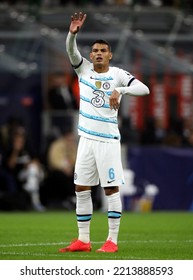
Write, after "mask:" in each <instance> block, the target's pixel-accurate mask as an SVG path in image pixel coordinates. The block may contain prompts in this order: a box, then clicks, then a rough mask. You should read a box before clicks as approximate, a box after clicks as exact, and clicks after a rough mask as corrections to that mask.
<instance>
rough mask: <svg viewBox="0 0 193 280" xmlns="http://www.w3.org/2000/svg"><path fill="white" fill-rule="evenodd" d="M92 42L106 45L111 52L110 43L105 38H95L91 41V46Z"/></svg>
mask: <svg viewBox="0 0 193 280" xmlns="http://www.w3.org/2000/svg"><path fill="white" fill-rule="evenodd" d="M94 44H101V45H107V46H108V49H109V51H110V52H111V45H110V44H109V42H107V41H106V40H102V39H98V40H95V41H94V42H93V43H92V45H91V47H93V46H94Z"/></svg>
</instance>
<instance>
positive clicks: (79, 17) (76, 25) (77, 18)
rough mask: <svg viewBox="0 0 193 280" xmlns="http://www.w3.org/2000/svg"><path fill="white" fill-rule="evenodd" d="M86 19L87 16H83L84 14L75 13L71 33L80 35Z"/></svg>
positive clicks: (72, 17) (72, 18)
mask: <svg viewBox="0 0 193 280" xmlns="http://www.w3.org/2000/svg"><path fill="white" fill-rule="evenodd" d="M85 19H86V14H83V13H82V12H80V13H74V15H73V16H71V24H70V32H71V33H72V34H76V33H78V31H79V30H80V28H81V27H82V25H83V23H84V21H85Z"/></svg>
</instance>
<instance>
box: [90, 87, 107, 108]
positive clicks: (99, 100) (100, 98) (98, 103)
mask: <svg viewBox="0 0 193 280" xmlns="http://www.w3.org/2000/svg"><path fill="white" fill-rule="evenodd" d="M93 94H95V95H96V96H95V97H94V98H92V99H91V104H92V105H93V106H95V107H97V108H100V107H102V106H103V105H104V104H105V100H104V92H103V91H101V90H95V91H93Z"/></svg>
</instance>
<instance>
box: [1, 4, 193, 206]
mask: <svg viewBox="0 0 193 280" xmlns="http://www.w3.org/2000/svg"><path fill="white" fill-rule="evenodd" d="M80 10H81V11H82V12H84V13H87V22H86V24H85V25H84V27H83V30H82V31H81V33H80V34H79V37H78V43H79V46H80V49H81V52H82V54H83V55H85V56H86V57H88V54H89V50H90V44H91V43H92V41H94V40H95V39H96V38H98V37H100V38H103V39H106V40H108V41H109V42H110V43H111V45H112V50H113V53H114V56H113V64H114V65H117V66H120V67H122V68H124V69H127V70H128V71H129V72H131V73H132V74H134V75H135V76H136V77H138V78H139V79H140V80H142V81H144V82H145V83H146V84H147V85H148V86H149V88H150V92H151V94H150V95H149V96H148V97H145V98H143V97H139V98H132V97H124V98H125V99H124V100H125V102H122V105H121V108H120V114H119V120H120V130H121V133H122V147H123V164H124V168H125V170H130V171H131V172H130V173H129V176H128V182H130V186H131V185H132V186H134V190H133V189H131V188H130V189H129V190H127V189H126V190H124V191H125V193H124V194H123V200H124V207H125V210H142V211H147V210H151V209H153V210H191V211H192V210H193V175H192V174H193V164H192V163H193V149H192V148H193V99H192V97H193V64H192V63H193V52H192V46H193V3H192V1H191V0H187V1H185V0H173V1H172V0H171V1H164V0H149V1H148V0H142V1H140V0H139V1H137V0H125V1H124V0H122V1H121V0H119V1H118V0H117V1H116V0H106V1H105V0H98V1H97V0H95V1H86V0H82V1H81V0H80V1H62V0H61V1H59V0H42V1H41V0H34V1H33V0H31V1H30V0H29V1H27V0H26V1H11V0H10V1H0V126H1V130H2V128H4V127H5V126H6V125H7V124H8V123H9V122H10V120H13V119H17V120H20V121H22V123H23V124H24V126H25V128H26V130H27V133H28V135H29V136H30V140H31V143H32V144H33V149H34V150H35V152H36V154H37V155H38V158H39V159H40V161H41V162H42V164H43V165H44V167H45V168H46V151H47V149H48V145H49V144H50V141H52V140H53V139H55V138H57V137H59V136H60V135H61V133H62V132H63V131H64V130H66V127H65V126H67V127H68V126H69V124H70V126H71V128H72V129H73V131H74V134H75V135H76V121H77V108H75V107H74V108H73V109H69V108H68V109H66V108H61V107H60V106H59V105H60V104H59V105H58V103H57V104H56V106H55V107H54V108H53V107H52V105H53V104H50V103H49V90H50V88H51V87H52V86H53V83H54V81H55V80H54V79H57V77H60V78H61V77H62V78H61V80H60V83H61V84H62V85H63V84H64V81H65V83H67V86H68V87H69V88H70V90H71V93H72V95H73V97H74V98H75V99H76V100H78V99H77V97H78V88H77V80H76V77H75V76H74V72H73V70H72V68H71V66H70V64H69V60H68V58H67V55H66V50H65V38H66V35H67V32H68V28H69V22H70V16H71V14H73V13H74V12H75V11H80ZM68 128H69V127H68ZM2 154H3V151H2ZM0 168H1V167H0ZM133 174H134V176H132V175H133ZM0 184H1V186H2V181H1V183H0ZM128 188H129V186H128ZM3 191H4V190H3V188H2V190H1V192H2V193H3ZM139 199H140V203H142V206H140V204H139V203H137V202H139ZM99 204H100V203H99ZM98 207H99V208H100V207H101V205H99V206H98ZM140 207H142V208H140Z"/></svg>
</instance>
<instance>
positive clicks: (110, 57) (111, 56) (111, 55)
mask: <svg viewBox="0 0 193 280" xmlns="http://www.w3.org/2000/svg"><path fill="white" fill-rule="evenodd" d="M112 58H113V54H112V52H110V54H109V60H111V59H112Z"/></svg>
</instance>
